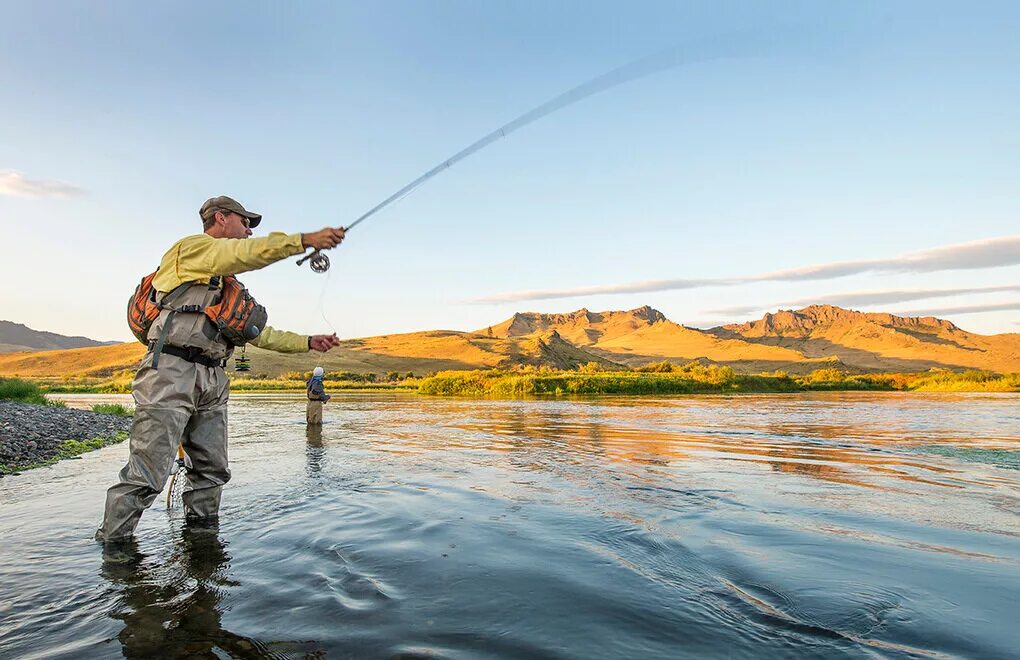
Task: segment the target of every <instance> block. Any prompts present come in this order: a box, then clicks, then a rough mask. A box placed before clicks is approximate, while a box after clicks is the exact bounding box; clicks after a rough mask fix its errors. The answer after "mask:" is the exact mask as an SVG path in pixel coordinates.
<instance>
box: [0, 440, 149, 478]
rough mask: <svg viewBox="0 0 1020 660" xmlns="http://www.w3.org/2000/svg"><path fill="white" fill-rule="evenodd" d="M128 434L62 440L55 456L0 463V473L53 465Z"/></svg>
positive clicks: (110, 443)
mask: <svg viewBox="0 0 1020 660" xmlns="http://www.w3.org/2000/svg"><path fill="white" fill-rule="evenodd" d="M128 435H129V433H128V432H127V431H118V432H117V433H115V434H114V435H112V436H108V437H102V436H100V437H96V438H89V439H88V440H64V441H63V442H61V443H60V445H59V446H58V447H57V454H56V455H55V456H53V457H51V458H47V459H46V460H43V461H39V462H36V463H29V464H27V465H4V464H0V474H15V473H17V472H24V471H25V470H32V469H35V468H40V467H46V466H47V465H53V464H54V463H56V462H57V461H61V460H63V459H65V458H73V457H75V456H80V455H81V454H85V453H87V452H90V451H94V450H96V449H102V448H103V447H108V446H110V445H115V444H117V443H120V442H124V441H125V440H127V438H128Z"/></svg>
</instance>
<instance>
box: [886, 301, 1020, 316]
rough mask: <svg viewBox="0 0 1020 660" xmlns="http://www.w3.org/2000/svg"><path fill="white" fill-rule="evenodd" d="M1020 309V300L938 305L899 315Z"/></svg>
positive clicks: (957, 314) (899, 314) (974, 312)
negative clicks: (948, 305) (951, 305)
mask: <svg viewBox="0 0 1020 660" xmlns="http://www.w3.org/2000/svg"><path fill="white" fill-rule="evenodd" d="M1013 310H1020V301H1014V302H1005V303H988V304H987V305H961V306H959V307H936V308H932V309H913V310H908V311H906V312H898V313H897V316H949V315H950V314H952V315H956V316H959V315H961V314H982V313H984V312H1008V311H1013Z"/></svg>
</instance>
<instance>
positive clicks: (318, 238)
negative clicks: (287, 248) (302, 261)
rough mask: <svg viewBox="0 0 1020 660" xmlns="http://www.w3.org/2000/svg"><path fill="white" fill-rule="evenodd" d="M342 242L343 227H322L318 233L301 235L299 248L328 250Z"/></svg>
mask: <svg viewBox="0 0 1020 660" xmlns="http://www.w3.org/2000/svg"><path fill="white" fill-rule="evenodd" d="M343 240H344V228H343V227H324V228H323V229H320V230H319V231H313V232H310V233H307V234H301V247H303V248H315V249H316V250H328V249H330V248H335V247H336V246H338V245H340V243H341V242H342V241H343Z"/></svg>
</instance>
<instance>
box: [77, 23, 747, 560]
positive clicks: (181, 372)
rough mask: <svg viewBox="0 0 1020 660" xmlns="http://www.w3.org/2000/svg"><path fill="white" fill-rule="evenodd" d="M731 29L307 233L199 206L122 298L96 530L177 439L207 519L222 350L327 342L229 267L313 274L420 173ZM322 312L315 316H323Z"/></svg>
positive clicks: (219, 444)
mask: <svg viewBox="0 0 1020 660" xmlns="http://www.w3.org/2000/svg"><path fill="white" fill-rule="evenodd" d="M743 44H744V40H742V39H726V40H721V41H720V42H719V43H714V44H713V46H712V48H711V49H710V51H711V52H710V53H709V54H707V55H705V54H703V55H700V56H697V57H690V56H689V52H688V50H687V49H684V48H673V49H669V50H666V51H662V52H659V53H655V54H653V55H650V56H648V57H644V58H641V59H639V60H636V61H634V62H631V63H629V64H626V65H624V66H621V67H618V68H616V69H613V70H612V71H609V72H607V73H605V74H602V75H600V76H597V77H595V78H592V79H591V80H589V81H587V82H585V83H583V84H581V85H578V86H577V87H574V88H573V89H570V90H567V91H566V92H564V93H563V94H560V95H558V96H556V97H554V98H552V99H550V100H549V101H547V102H545V103H543V104H542V105H539V106H538V107H536V108H533V109H532V110H529V111H528V112H526V113H524V114H522V115H520V116H519V117H517V118H516V119H514V120H513V121H511V122H509V123H507V124H504V125H503V126H501V127H499V128H497V129H496V130H495V131H492V132H491V133H489V134H488V135H485V136H483V137H482V138H480V139H479V140H476V141H475V142H473V143H472V144H470V145H468V146H467V147H465V148H464V149H461V150H460V151H458V152H457V153H455V154H453V155H452V156H450V157H449V158H447V159H445V160H443V161H441V162H440V163H438V164H437V165H436V166H434V167H433V168H432V169H430V170H428V171H427V172H425V173H424V174H422V175H421V176H419V177H418V178H417V179H415V180H414V181H411V182H410V183H409V184H407V185H406V186H404V187H403V188H401V189H400V190H398V191H397V192H395V193H393V194H392V195H390V196H389V197H387V198H386V199H384V200H383V201H382V202H380V203H379V204H377V205H375V206H374V207H372V208H371V209H369V210H368V211H367V212H366V213H364V214H362V215H361V216H360V217H358V218H357V219H355V220H354V222H352V223H350V224H349V225H347V228H346V229H343V228H331V227H327V228H325V229H322V230H320V231H317V232H313V233H309V234H290V235H288V234H284V233H271V234H269V235H268V236H266V237H264V238H255V239H250V240H236V239H246V238H248V237H249V236H250V235H251V229H252V228H253V227H256V226H257V225H258V224H259V222H260V221H261V220H262V216H261V215H259V214H257V213H251V212H249V211H246V210H245V209H244V207H243V206H241V205H240V204H238V203H237V202H236V201H234V200H233V199H231V198H229V197H214V198H212V199H210V200H208V201H206V203H205V204H203V205H202V208H201V210H200V211H199V215H200V216H201V218H202V227H203V229H204V230H205V233H204V234H198V235H195V236H188V237H187V238H183V239H181V240H180V241H178V242H177V243H175V244H174V245H173V247H171V248H170V250H169V251H168V252H167V253H166V254H165V255H163V260H162V262H161V263H160V268H159V270H157V271H156V272H155V273H152V274H151V275H149V276H148V277H146V278H144V279H143V280H142V283H141V284H140V285H139V287H138V291H136V293H135V296H134V297H133V298H132V300H131V302H130V303H129V306H128V323H129V325H130V326H131V329H132V331H133V332H134V334H135V336H136V337H137V338H138V340H139V341H141V342H142V343H145V344H147V345H148V346H149V352H148V353H147V354H146V356H145V358H144V359H143V360H142V363H141V367H140V368H139V370H138V374H137V375H136V376H135V380H134V383H133V384H132V395H133V396H134V399H135V405H136V412H135V419H134V424H133V425H132V428H131V446H130V455H129V458H128V463H127V465H125V466H124V469H123V470H121V472H120V481H119V482H118V483H117V484H116V485H114V486H112V487H111V488H110V490H109V491H108V492H107V496H106V514H105V517H104V519H103V524H102V526H101V527H100V528H99V531H98V532H96V538H98V539H100V540H114V539H126V538H129V537H131V535H132V534H133V532H134V529H135V526H136V525H137V524H138V520H139V518H140V517H141V515H142V511H144V510H145V509H146V508H147V507H148V506H149V505H150V504H152V502H153V500H154V499H155V497H156V495H157V494H158V493H159V491H160V490H161V489H162V488H163V484H165V483H166V480H167V477H168V476H169V474H170V470H171V469H172V466H173V464H174V455H175V452H176V450H177V447H178V443H181V444H183V446H184V449H185V451H186V452H187V454H188V456H189V457H190V458H191V461H192V464H193V466H192V468H191V469H190V470H189V472H188V486H187V487H186V488H185V491H184V496H183V500H184V507H185V510H186V512H187V515H188V516H189V517H197V518H212V517H215V516H216V515H217V512H218V511H219V505H220V491H221V489H222V486H223V484H225V483H226V482H227V481H228V480H229V479H230V471H229V470H228V469H227V395H228V391H227V390H228V387H227V378H226V375H225V374H224V373H223V365H224V363H225V361H226V358H227V357H228V356H229V355H230V354H231V353H232V352H233V349H234V347H235V346H243V345H244V344H246V343H251V344H253V345H255V346H258V347H259V348H266V349H269V350H274V351H280V352H283V353H297V352H303V351H308V350H317V351H328V350H329V349H330V348H332V347H334V346H337V345H338V344H339V340H338V339H337V337H336V335H335V334H333V335H313V336H311V337H308V336H305V335H298V334H295V333H292V332H281V331H279V330H274V329H273V328H270V327H267V326H266V325H265V320H266V312H265V308H263V307H262V306H261V305H259V304H258V303H256V302H255V301H254V299H253V298H251V296H250V294H249V293H248V292H247V290H246V289H245V288H244V287H243V286H242V285H241V284H240V283H239V282H238V281H237V279H236V278H235V277H234V275H235V274H236V273H243V272H247V271H251V270H257V269H259V268H264V267H266V266H268V265H269V264H271V263H274V262H276V261H280V260H281V259H285V258H287V257H289V256H292V255H296V254H300V253H302V252H304V251H305V250H306V249H307V248H313V251H312V252H311V253H309V254H308V255H307V256H305V257H304V258H302V259H301V260H299V261H298V265H301V264H302V263H304V262H305V261H309V265H310V266H311V268H312V270H313V271H315V272H318V273H324V272H326V271H327V270H328V269H329V259H328V258H327V257H326V255H324V254H321V253H320V250H324V249H329V248H333V247H336V246H337V245H339V244H340V242H341V241H342V240H343V239H344V233H345V232H346V231H350V230H351V229H352V228H354V227H355V226H356V225H358V224H360V223H362V222H364V221H365V220H367V219H368V218H370V217H371V216H373V215H375V214H376V213H378V212H379V211H381V210H383V209H384V208H386V207H387V206H389V205H391V204H393V203H395V202H397V201H399V200H401V199H403V198H404V197H406V196H407V195H410V194H411V193H412V192H414V191H415V190H416V189H417V188H419V187H420V186H422V185H423V184H424V183H425V182H427V181H429V180H430V179H432V178H433V177H434V176H436V175H437V174H439V173H440V172H443V171H445V170H447V169H449V168H450V167H453V166H454V165H455V164H457V163H459V162H460V161H462V160H464V159H465V158H467V157H468V156H470V155H472V154H474V153H477V152H478V151H480V150H482V149H484V148H485V147H487V146H488V145H490V144H492V143H493V142H496V141H498V140H500V139H502V138H505V137H507V136H508V135H510V134H511V133H513V132H514V131H517V130H519V129H521V128H523V127H524V126H527V125H529V124H531V123H533V122H535V121H538V120H539V119H541V118H543V117H545V116H546V115H549V114H551V113H553V112H556V111H557V110H560V109H562V108H565V107H568V106H570V105H573V104H574V103H577V102H578V101H580V100H582V99H585V98H588V97H590V96H592V95H594V94H599V93H602V92H605V91H606V90H609V89H612V88H614V87H617V86H619V85H622V84H624V83H627V82H630V81H632V80H636V79H638V78H642V77H644V76H647V75H650V74H652V73H656V72H658V71H664V70H666V69H669V68H672V67H674V66H678V65H679V64H682V63H684V62H685V61H688V60H689V59H694V60H697V59H713V58H715V57H721V56H724V55H732V54H733V53H734V52H740V51H742V49H743V48H744V46H743ZM323 318H325V317H323Z"/></svg>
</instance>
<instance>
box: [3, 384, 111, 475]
mask: <svg viewBox="0 0 1020 660" xmlns="http://www.w3.org/2000/svg"><path fill="white" fill-rule="evenodd" d="M130 429H131V418H130V417H120V416H118V415H107V414H104V413H95V412H91V411H88V410H75V409H72V408H57V407H53V406H38V405H33V404H28V403H17V402H14V401H0V478H2V477H3V476H4V474H5V473H8V474H9V473H11V472H17V471H18V470H20V469H27V468H29V467H35V466H37V465H39V464H45V463H48V462H52V461H54V460H56V459H58V458H60V457H61V456H62V455H66V446H64V447H62V445H64V443H66V442H67V441H68V440H76V441H79V442H81V441H85V440H93V439H96V438H100V439H102V440H103V441H104V442H103V444H110V443H113V442H117V441H118V440H120V439H123V438H124V436H125V434H126V433H127V432H128V431H129V430H130Z"/></svg>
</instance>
